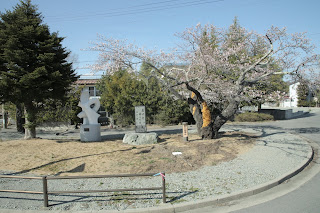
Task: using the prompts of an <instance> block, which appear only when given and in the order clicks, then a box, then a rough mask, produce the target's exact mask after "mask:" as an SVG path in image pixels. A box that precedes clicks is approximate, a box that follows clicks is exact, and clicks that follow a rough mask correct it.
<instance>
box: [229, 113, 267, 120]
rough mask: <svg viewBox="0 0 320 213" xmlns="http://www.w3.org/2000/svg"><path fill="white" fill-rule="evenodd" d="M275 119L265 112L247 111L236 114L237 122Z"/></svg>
mask: <svg viewBox="0 0 320 213" xmlns="http://www.w3.org/2000/svg"><path fill="white" fill-rule="evenodd" d="M269 120H273V116H272V115H269V114H264V113H257V112H245V113H241V114H238V115H236V116H235V118H234V121H236V122H257V121H269Z"/></svg>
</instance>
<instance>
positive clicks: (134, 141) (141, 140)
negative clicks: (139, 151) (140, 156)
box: [123, 132, 159, 145]
mask: <svg viewBox="0 0 320 213" xmlns="http://www.w3.org/2000/svg"><path fill="white" fill-rule="evenodd" d="M158 139H159V137H158V134H157V133H155V132H149V133H127V134H125V136H124V138H123V143H127V144H131V145H143V144H155V143H158Z"/></svg>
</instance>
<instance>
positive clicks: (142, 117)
mask: <svg viewBox="0 0 320 213" xmlns="http://www.w3.org/2000/svg"><path fill="white" fill-rule="evenodd" d="M135 124H136V132H137V133H143V132H147V126H146V107H145V106H136V107H135Z"/></svg>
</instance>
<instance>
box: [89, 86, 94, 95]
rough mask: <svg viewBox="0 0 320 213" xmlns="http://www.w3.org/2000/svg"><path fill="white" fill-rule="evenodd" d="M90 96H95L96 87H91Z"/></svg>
mask: <svg viewBox="0 0 320 213" xmlns="http://www.w3.org/2000/svg"><path fill="white" fill-rule="evenodd" d="M89 96H95V94H94V87H89Z"/></svg>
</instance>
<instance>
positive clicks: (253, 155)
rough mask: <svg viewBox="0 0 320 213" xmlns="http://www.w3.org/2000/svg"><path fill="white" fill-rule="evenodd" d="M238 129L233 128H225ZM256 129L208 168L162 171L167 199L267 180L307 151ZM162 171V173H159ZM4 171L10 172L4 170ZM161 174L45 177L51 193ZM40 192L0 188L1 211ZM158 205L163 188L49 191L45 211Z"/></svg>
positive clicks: (37, 187)
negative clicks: (239, 151)
mask: <svg viewBox="0 0 320 213" xmlns="http://www.w3.org/2000/svg"><path fill="white" fill-rule="evenodd" d="M225 128H226V129H228V130H234V131H238V129H236V127H232V126H226V127H225ZM242 131H247V132H253V133H258V134H260V135H261V137H259V138H258V142H257V144H256V146H255V147H254V148H253V149H252V150H250V151H249V152H247V153H245V154H243V155H241V156H239V157H238V158H237V159H234V160H232V161H229V162H223V163H220V164H218V165H212V166H206V167H203V168H200V169H198V170H196V171H190V172H184V173H174V174H166V191H167V201H168V202H169V203H181V202H186V201H196V200H200V199H203V198H207V197H208V196H211V197H213V198H215V197H218V196H220V195H227V194H230V193H233V192H237V191H240V190H244V189H249V188H251V187H254V186H256V185H259V184H262V183H266V182H269V181H271V180H273V179H276V178H278V177H280V176H282V175H284V174H285V173H287V172H289V171H291V170H293V169H294V168H296V166H297V165H299V164H301V163H302V162H303V161H306V158H307V156H308V153H309V152H310V151H311V148H310V146H309V145H308V143H307V142H304V141H303V140H301V138H300V137H298V136H295V135H292V134H288V133H285V132H280V131H278V130H271V129H270V130H266V129H264V130H263V131H261V130H259V131H257V130H253V129H245V130H242ZM159 172H160V171H159ZM1 173H2V174H10V172H9V171H2V172H1ZM160 186H161V177H160V176H157V177H150V178H141V177H140V178H109V179H86V180H82V179H73V180H48V188H49V191H59V190H89V189H97V190H99V189H100V190H102V189H116V188H121V189H123V188H137V187H160ZM0 188H1V189H17V190H30V191H42V182H41V180H21V179H0ZM42 198H43V197H42V195H33V194H17V193H2V192H0V209H23V210H36V209H43V207H42V206H43V199H42ZM161 204H162V194H161V191H143V192H125V193H123V192H110V193H95V194H63V195H59V196H55V195H49V205H50V207H49V210H72V211H79V210H84V211H85V210H86V211H88V210H92V211H98V210H110V209H112V210H124V209H132V208H146V207H152V206H158V205H161Z"/></svg>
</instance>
